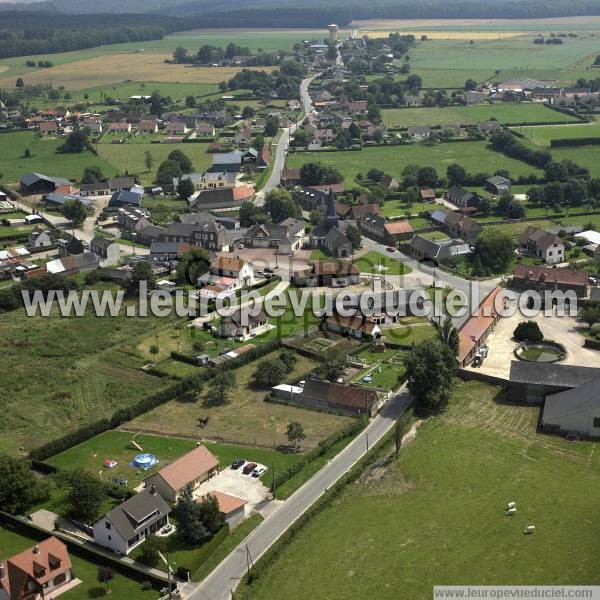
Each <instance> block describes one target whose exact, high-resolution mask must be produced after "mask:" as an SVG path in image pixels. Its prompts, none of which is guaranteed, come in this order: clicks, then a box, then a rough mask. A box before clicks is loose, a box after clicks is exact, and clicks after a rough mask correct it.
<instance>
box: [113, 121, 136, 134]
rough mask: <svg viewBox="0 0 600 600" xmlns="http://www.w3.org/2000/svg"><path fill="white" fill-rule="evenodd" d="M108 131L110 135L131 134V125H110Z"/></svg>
mask: <svg viewBox="0 0 600 600" xmlns="http://www.w3.org/2000/svg"><path fill="white" fill-rule="evenodd" d="M108 131H109V132H110V133H131V123H121V122H119V123H111V124H110V125H109V126H108Z"/></svg>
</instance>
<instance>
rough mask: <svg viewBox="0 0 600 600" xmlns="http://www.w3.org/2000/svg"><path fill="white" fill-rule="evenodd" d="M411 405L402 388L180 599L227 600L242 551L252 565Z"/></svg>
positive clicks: (240, 572)
mask: <svg viewBox="0 0 600 600" xmlns="http://www.w3.org/2000/svg"><path fill="white" fill-rule="evenodd" d="M411 401H412V398H411V396H410V394H409V393H408V392H407V391H406V388H405V387H403V388H401V389H400V391H399V392H398V393H397V394H396V395H395V396H394V397H393V398H392V399H390V401H389V402H388V403H387V404H386V406H385V407H384V408H383V409H382V411H381V413H380V414H379V415H377V416H376V417H375V418H374V419H373V420H372V421H371V423H370V424H369V425H368V427H367V428H366V429H365V430H364V431H363V432H362V433H361V434H360V435H358V436H357V437H356V438H355V439H354V440H353V441H352V442H351V443H350V444H349V445H348V446H347V447H346V448H345V449H344V450H342V452H340V454H338V455H337V456H336V457H335V458H333V459H332V460H331V461H330V462H328V463H327V464H326V465H325V466H324V467H323V468H322V469H321V470H320V471H319V472H318V473H316V474H315V475H314V476H313V477H312V478H311V479H310V480H309V481H307V482H306V483H305V484H304V485H303V486H302V487H301V488H300V489H298V490H297V491H296V492H295V493H294V494H292V496H290V497H289V498H288V499H287V500H286V501H285V502H284V503H283V504H282V505H281V506H280V507H279V508H278V509H277V510H276V511H275V512H274V513H273V514H272V515H270V516H269V517H267V518H266V519H265V520H264V521H263V522H262V523H261V524H260V525H259V526H258V527H257V528H256V529H255V530H254V531H253V532H252V533H251V534H250V535H249V536H248V537H247V538H246V539H245V540H244V541H243V542H242V543H241V544H240V545H239V546H238V547H237V548H236V549H235V550H234V551H233V552H232V553H231V554H230V555H229V556H228V557H227V558H226V559H225V560H224V561H223V562H222V563H221V564H220V565H219V566H218V567H217V568H216V569H215V570H214V571H213V572H212V573H211V574H210V575H209V576H208V577H207V578H206V579H205V580H204V581H202V582H201V583H199V584H186V585H185V586H184V588H183V592H184V597H186V598H190V599H193V600H229V599H230V598H231V591H232V590H233V589H235V587H236V586H237V585H238V583H239V581H240V579H241V578H242V577H243V576H244V574H245V573H246V569H247V558H246V557H247V551H246V548H248V550H249V553H250V556H251V557H252V560H253V561H254V562H256V561H257V560H258V559H259V558H260V556H262V555H263V554H264V552H266V551H267V550H268V549H269V548H270V547H271V546H272V545H273V544H274V543H275V541H276V540H277V539H278V538H279V537H280V536H281V535H282V534H283V533H284V532H285V531H286V530H287V529H288V528H289V527H290V526H291V525H292V524H293V523H294V522H295V521H296V520H297V519H298V518H299V517H300V516H301V515H302V514H303V513H304V512H305V511H306V510H307V509H308V508H309V507H310V506H311V505H312V504H314V502H315V501H316V500H317V499H318V498H319V497H320V496H321V495H322V494H323V493H324V492H325V491H326V490H327V489H329V488H330V487H331V486H332V485H333V484H334V483H335V482H336V481H338V480H339V479H340V478H341V477H342V476H343V475H344V474H345V473H347V472H348V470H349V469H350V468H351V467H352V466H353V465H354V464H355V463H356V462H357V461H358V460H359V459H360V458H362V457H363V456H364V455H365V454H366V452H367V445H368V446H369V447H373V445H374V444H376V443H377V442H378V441H379V440H380V439H381V438H382V437H383V436H384V435H385V434H386V433H387V432H389V431H390V430H391V429H392V428H393V427H394V423H395V422H396V420H397V418H398V417H399V416H401V415H402V414H404V412H405V411H406V409H407V408H408V407H409V406H410V403H411Z"/></svg>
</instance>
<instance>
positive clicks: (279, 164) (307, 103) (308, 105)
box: [254, 77, 313, 206]
mask: <svg viewBox="0 0 600 600" xmlns="http://www.w3.org/2000/svg"><path fill="white" fill-rule="evenodd" d="M312 80H313V77H307V78H306V79H303V80H302V82H301V84H300V97H301V99H302V107H303V110H304V113H305V114H308V113H310V112H311V111H312V100H311V98H310V95H309V94H308V86H309V85H310V82H311V81H312ZM299 123H300V121H298V122H297V123H294V124H293V125H292V126H291V127H288V128H286V129H284V130H283V132H282V134H281V137H280V138H279V141H278V142H277V149H276V150H275V159H274V160H275V162H274V163H273V170H272V171H271V175H270V176H269V179H267V182H266V183H265V185H264V186H263V188H262V189H261V190H260V192H258V193H257V194H256V197H255V200H254V202H255V204H256V205H257V206H263V204H264V203H265V195H266V194H268V193H269V192H270V191H271V190H273V189H275V188H276V187H277V186H278V185H279V183H280V181H281V173H282V172H283V169H284V168H285V157H286V154H287V149H288V147H289V145H290V139H291V136H292V135H293V133H294V132H295V131H296V128H297V127H298V125H299Z"/></svg>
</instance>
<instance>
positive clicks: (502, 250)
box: [473, 227, 514, 275]
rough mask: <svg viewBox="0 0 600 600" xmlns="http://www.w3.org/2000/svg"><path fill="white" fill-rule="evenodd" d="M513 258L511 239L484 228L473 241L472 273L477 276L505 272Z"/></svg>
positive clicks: (508, 236) (496, 231) (506, 234)
mask: <svg viewBox="0 0 600 600" xmlns="http://www.w3.org/2000/svg"><path fill="white" fill-rule="evenodd" d="M513 258H514V245H513V241H512V238H511V237H510V235H509V234H508V233H506V232H503V231H500V230H498V229H493V228H491V227H486V228H485V229H484V230H483V231H482V232H481V233H480V234H479V235H478V236H477V239H476V240H475V251H474V253H473V261H474V271H475V274H477V275H494V274H497V273H504V272H506V271H507V270H508V269H509V267H510V265H511V264H512V261H513Z"/></svg>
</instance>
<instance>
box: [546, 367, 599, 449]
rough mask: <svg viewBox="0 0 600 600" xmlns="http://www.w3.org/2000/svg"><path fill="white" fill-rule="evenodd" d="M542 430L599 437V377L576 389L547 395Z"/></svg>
mask: <svg viewBox="0 0 600 600" xmlns="http://www.w3.org/2000/svg"><path fill="white" fill-rule="evenodd" d="M542 429H543V430H544V431H548V432H554V433H569V432H576V433H578V434H579V435H581V436H583V437H586V438H600V377H598V378H596V379H593V380H592V381H589V382H587V383H584V384H583V385H580V386H578V387H576V388H574V389H570V390H566V391H563V392H558V393H555V394H550V395H547V396H546V398H545V400H544V408H543V411H542Z"/></svg>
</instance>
